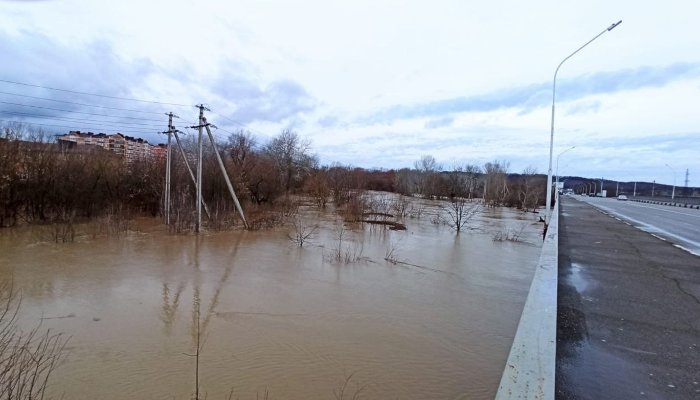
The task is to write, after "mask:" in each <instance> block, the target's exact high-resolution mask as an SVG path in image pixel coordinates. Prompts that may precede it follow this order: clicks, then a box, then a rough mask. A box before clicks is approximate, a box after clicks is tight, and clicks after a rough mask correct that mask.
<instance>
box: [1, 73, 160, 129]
mask: <svg viewBox="0 0 700 400" xmlns="http://www.w3.org/2000/svg"><path fill="white" fill-rule="evenodd" d="M0 81H1V80H0ZM0 104H10V105H13V106H21V107H31V108H39V109H42V110H51V111H61V112H67V113H73V114H85V115H93V116H96V117H112V118H124V119H138V120H141V121H151V122H161V120H158V119H144V118H141V117H127V116H121V115H109V114H95V113H89V112H84V111H72V110H64V109H60V108H51V107H41V106H32V105H29V104H21V103H12V102H8V101H0Z"/></svg>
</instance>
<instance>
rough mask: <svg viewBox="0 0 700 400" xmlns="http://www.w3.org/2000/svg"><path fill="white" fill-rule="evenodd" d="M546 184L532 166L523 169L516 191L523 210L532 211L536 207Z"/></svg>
mask: <svg viewBox="0 0 700 400" xmlns="http://www.w3.org/2000/svg"><path fill="white" fill-rule="evenodd" d="M546 185H547V184H546V183H545V182H544V181H543V180H542V177H541V176H539V175H538V174H537V169H535V168H534V167H527V168H525V169H524V170H523V173H522V176H521V178H520V187H519V191H518V198H519V200H520V205H521V207H522V208H523V210H525V211H528V210H532V211H533V212H534V211H535V210H536V209H537V206H538V204H539V202H540V199H541V198H542V195H543V192H544V190H545V188H544V187H545V186H546Z"/></svg>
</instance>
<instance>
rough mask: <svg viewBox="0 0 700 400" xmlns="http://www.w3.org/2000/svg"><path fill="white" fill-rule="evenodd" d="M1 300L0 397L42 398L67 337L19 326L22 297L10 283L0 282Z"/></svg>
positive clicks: (48, 331)
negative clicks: (20, 297) (24, 328)
mask: <svg viewBox="0 0 700 400" xmlns="http://www.w3.org/2000/svg"><path fill="white" fill-rule="evenodd" d="M0 302H1V303H2V306H1V307H0V398H3V399H28V400H29V399H43V398H44V395H45V392H46V388H47V386H48V383H49V379H50V377H51V374H52V373H53V371H54V370H55V369H56V367H57V366H58V363H59V361H60V360H61V358H62V356H63V349H64V348H65V345H66V342H67V341H68V339H66V338H65V337H64V336H62V335H61V334H55V333H52V332H51V331H50V330H46V331H43V332H42V331H41V329H40V328H41V327H40V326H37V327H35V328H34V329H32V330H30V331H28V332H24V331H23V330H21V329H20V327H19V326H18V325H17V320H18V316H19V311H20V304H21V301H20V299H18V296H17V295H16V293H15V292H14V291H13V287H12V284H11V283H7V282H5V283H2V284H0Z"/></svg>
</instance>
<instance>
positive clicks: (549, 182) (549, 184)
mask: <svg viewBox="0 0 700 400" xmlns="http://www.w3.org/2000/svg"><path fill="white" fill-rule="evenodd" d="M621 23H622V20H620V21H618V22H616V23H614V24H612V25H610V26H609V27H607V28H605V30H603V31H602V32H600V33H599V34H597V35H596V36H595V37H594V38H593V39H591V40H589V41H588V42H586V43H585V44H584V45H583V46H581V47H579V48H578V49H576V51H574V52H573V53H571V54H569V55H568V56H567V57H566V58H565V59H563V60H561V62H560V63H559V65H558V66H557V69H556V70H555V71H554V79H553V80H552V129H551V133H550V136H549V170H548V171H547V210H546V213H545V225H549V220H550V218H551V217H552V210H551V208H552V152H553V151H554V100H555V98H556V89H557V74H558V73H559V68H561V66H562V64H564V62H565V61H566V60H568V59H569V58H571V57H573V55H574V54H576V53H578V52H579V51H581V50H582V49H583V48H584V47H586V46H588V45H589V44H591V42H593V41H594V40H596V39H598V38H599V37H600V36H601V35H602V34H604V33H605V32H609V31H611V30H613V29H615V27H616V26H618V25H620V24H621Z"/></svg>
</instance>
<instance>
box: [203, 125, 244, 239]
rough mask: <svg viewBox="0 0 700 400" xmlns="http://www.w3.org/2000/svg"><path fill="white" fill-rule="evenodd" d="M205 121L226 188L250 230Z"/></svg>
mask: <svg viewBox="0 0 700 400" xmlns="http://www.w3.org/2000/svg"><path fill="white" fill-rule="evenodd" d="M203 121H204V127H205V128H206V129H207V135H209V141H210V142H211V147H212V148H213V149H214V154H216V160H217V161H218V162H219V168H221V174H222V175H223V176H224V180H225V181H226V186H228V191H229V193H231V198H233V202H234V204H235V205H236V209H237V210H238V214H240V216H241V219H242V220H243V226H245V228H246V229H248V221H246V220H245V215H244V214H243V208H241V203H240V202H239V201H238V197H237V196H236V192H235V191H234V190H233V185H231V180H230V179H229V178H228V174H227V173H226V168H225V167H224V162H223V161H222V160H221V155H220V154H219V150H218V149H217V148H216V142H215V141H214V136H213V135H212V134H211V129H209V126H210V125H211V124H209V123H207V119H206V118H203Z"/></svg>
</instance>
